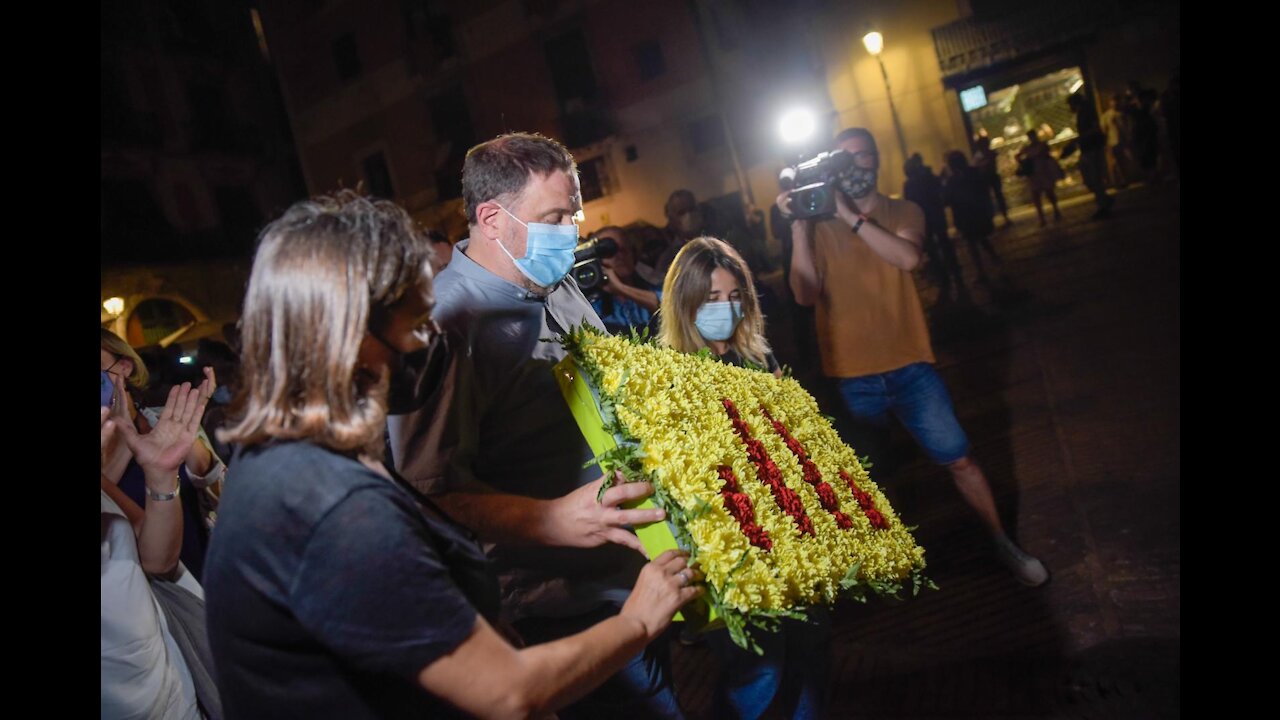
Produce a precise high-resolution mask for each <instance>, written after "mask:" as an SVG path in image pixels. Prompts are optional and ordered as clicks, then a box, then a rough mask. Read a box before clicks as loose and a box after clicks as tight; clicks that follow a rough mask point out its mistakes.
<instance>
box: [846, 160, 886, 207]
mask: <svg viewBox="0 0 1280 720" xmlns="http://www.w3.org/2000/svg"><path fill="white" fill-rule="evenodd" d="M878 173H879V170H878V169H877V168H860V167H853V168H849V169H848V170H847V171H845V173H844V174H843V175H841V176H840V180H839V184H840V190H841V191H842V192H843V193H844V194H845V195H848V196H849V197H850V198H852V199H854V200H858V199H860V198H864V197H866V196H868V195H870V194H871V193H872V191H874V190H875V189H876V176H877V175H878Z"/></svg>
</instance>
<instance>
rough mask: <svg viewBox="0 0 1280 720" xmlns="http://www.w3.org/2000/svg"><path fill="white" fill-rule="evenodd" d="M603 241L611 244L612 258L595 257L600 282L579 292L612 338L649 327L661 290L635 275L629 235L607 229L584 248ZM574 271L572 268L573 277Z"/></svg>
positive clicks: (660, 298)
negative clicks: (612, 248) (588, 301)
mask: <svg viewBox="0 0 1280 720" xmlns="http://www.w3.org/2000/svg"><path fill="white" fill-rule="evenodd" d="M605 241H608V242H610V243H612V244H613V245H614V246H615V247H616V248H617V251H616V252H615V253H613V254H612V255H608V254H600V255H599V257H600V259H599V263H600V268H601V270H602V273H601V276H600V279H599V281H598V283H597V284H596V286H595V288H593V289H586V288H584V289H583V292H584V293H585V294H586V296H587V299H588V300H590V301H591V307H593V308H595V311H596V314H597V315H599V316H600V319H601V320H603V321H604V326H605V328H606V329H608V331H609V332H610V333H612V334H614V335H625V334H627V333H628V332H630V331H631V330H632V329H637V330H638V329H639V328H642V327H647V326H648V325H649V320H650V319H651V318H652V317H653V313H655V312H657V310H658V304H659V303H660V302H661V301H662V288H660V287H655V286H653V285H652V284H650V283H649V282H647V281H645V280H644V278H641V277H640V276H639V275H638V274H637V273H636V242H635V239H634V238H633V237H632V236H631V235H630V234H629V233H627V232H626V231H625V230H623V229H622V228H620V227H618V226H617V225H609V226H607V227H603V228H600V229H599V230H597V231H596V232H595V233H593V234H592V236H591V239H590V240H589V241H588V244H589V243H592V242H594V243H596V244H597V245H604V244H606V243H605ZM582 247H585V245H584V246H582ZM577 269H578V268H577V266H575V268H574V270H575V273H576V272H577ZM581 285H582V283H581V281H579V286H581Z"/></svg>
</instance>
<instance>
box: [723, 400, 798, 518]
mask: <svg viewBox="0 0 1280 720" xmlns="http://www.w3.org/2000/svg"><path fill="white" fill-rule="evenodd" d="M720 402H721V404H723V405H724V409H725V412H726V413H728V414H729V419H730V420H731V421H732V422H733V429H734V432H736V433H737V434H738V437H739V438H741V439H742V442H744V443H746V445H747V457H748V458H749V459H750V460H751V463H752V464H753V465H755V466H756V478H757V479H759V480H760V482H762V483H764V484H765V485H768V486H769V490H770V491H772V493H773V500H774V502H776V503H777V504H778V507H779V508H781V509H782V511H783V512H784V513H786V514H788V515H790V516H791V519H792V520H794V521H795V523H796V526H797V527H799V528H800V532H801V533H805V534H808V535H816V534H817V533H816V532H814V529H813V521H812V520H810V519H809V516H808V514H806V513H805V511H804V503H803V502H802V501H801V500H800V496H799V495H798V494H796V491H794V490H792V489H791V488H789V487H787V486H786V484H785V483H784V482H783V481H782V471H781V470H779V469H778V466H777V465H775V464H774V462H773V460H771V459H770V458H769V453H768V451H766V450H765V449H764V443H762V442H760V441H759V440H756V439H755V438H754V437H752V435H751V428H750V427H749V426H748V425H747V423H746V422H744V421H743V419H742V416H741V415H739V414H738V408H737V407H736V406H735V405H734V404H733V401H732V400H730V399H729V398H724V399H722V400H721V401H720Z"/></svg>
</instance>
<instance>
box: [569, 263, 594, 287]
mask: <svg viewBox="0 0 1280 720" xmlns="http://www.w3.org/2000/svg"><path fill="white" fill-rule="evenodd" d="M573 279H574V280H577V281H578V287H579V288H582V289H584V290H585V289H587V288H593V287H595V286H596V285H598V284H599V283H600V266H599V265H598V264H597V263H594V262H586V263H583V264H581V265H578V266H577V267H575V268H574V269H573Z"/></svg>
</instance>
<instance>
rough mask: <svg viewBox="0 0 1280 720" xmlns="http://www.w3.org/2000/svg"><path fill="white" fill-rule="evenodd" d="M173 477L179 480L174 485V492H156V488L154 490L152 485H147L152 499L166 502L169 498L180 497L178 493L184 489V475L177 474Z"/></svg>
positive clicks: (148, 494)
mask: <svg viewBox="0 0 1280 720" xmlns="http://www.w3.org/2000/svg"><path fill="white" fill-rule="evenodd" d="M173 479H174V480H176V481H177V484H176V485H174V486H173V492H171V493H158V492H156V491H155V490H152V489H151V486H150V485H146V488H147V497H149V498H151V499H152V500H156V501H158V502H165V501H167V500H172V499H174V498H176V497H178V493H179V492H181V490H182V476H181V475H176V476H174V478H173ZM144 485H145V483H144Z"/></svg>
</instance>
